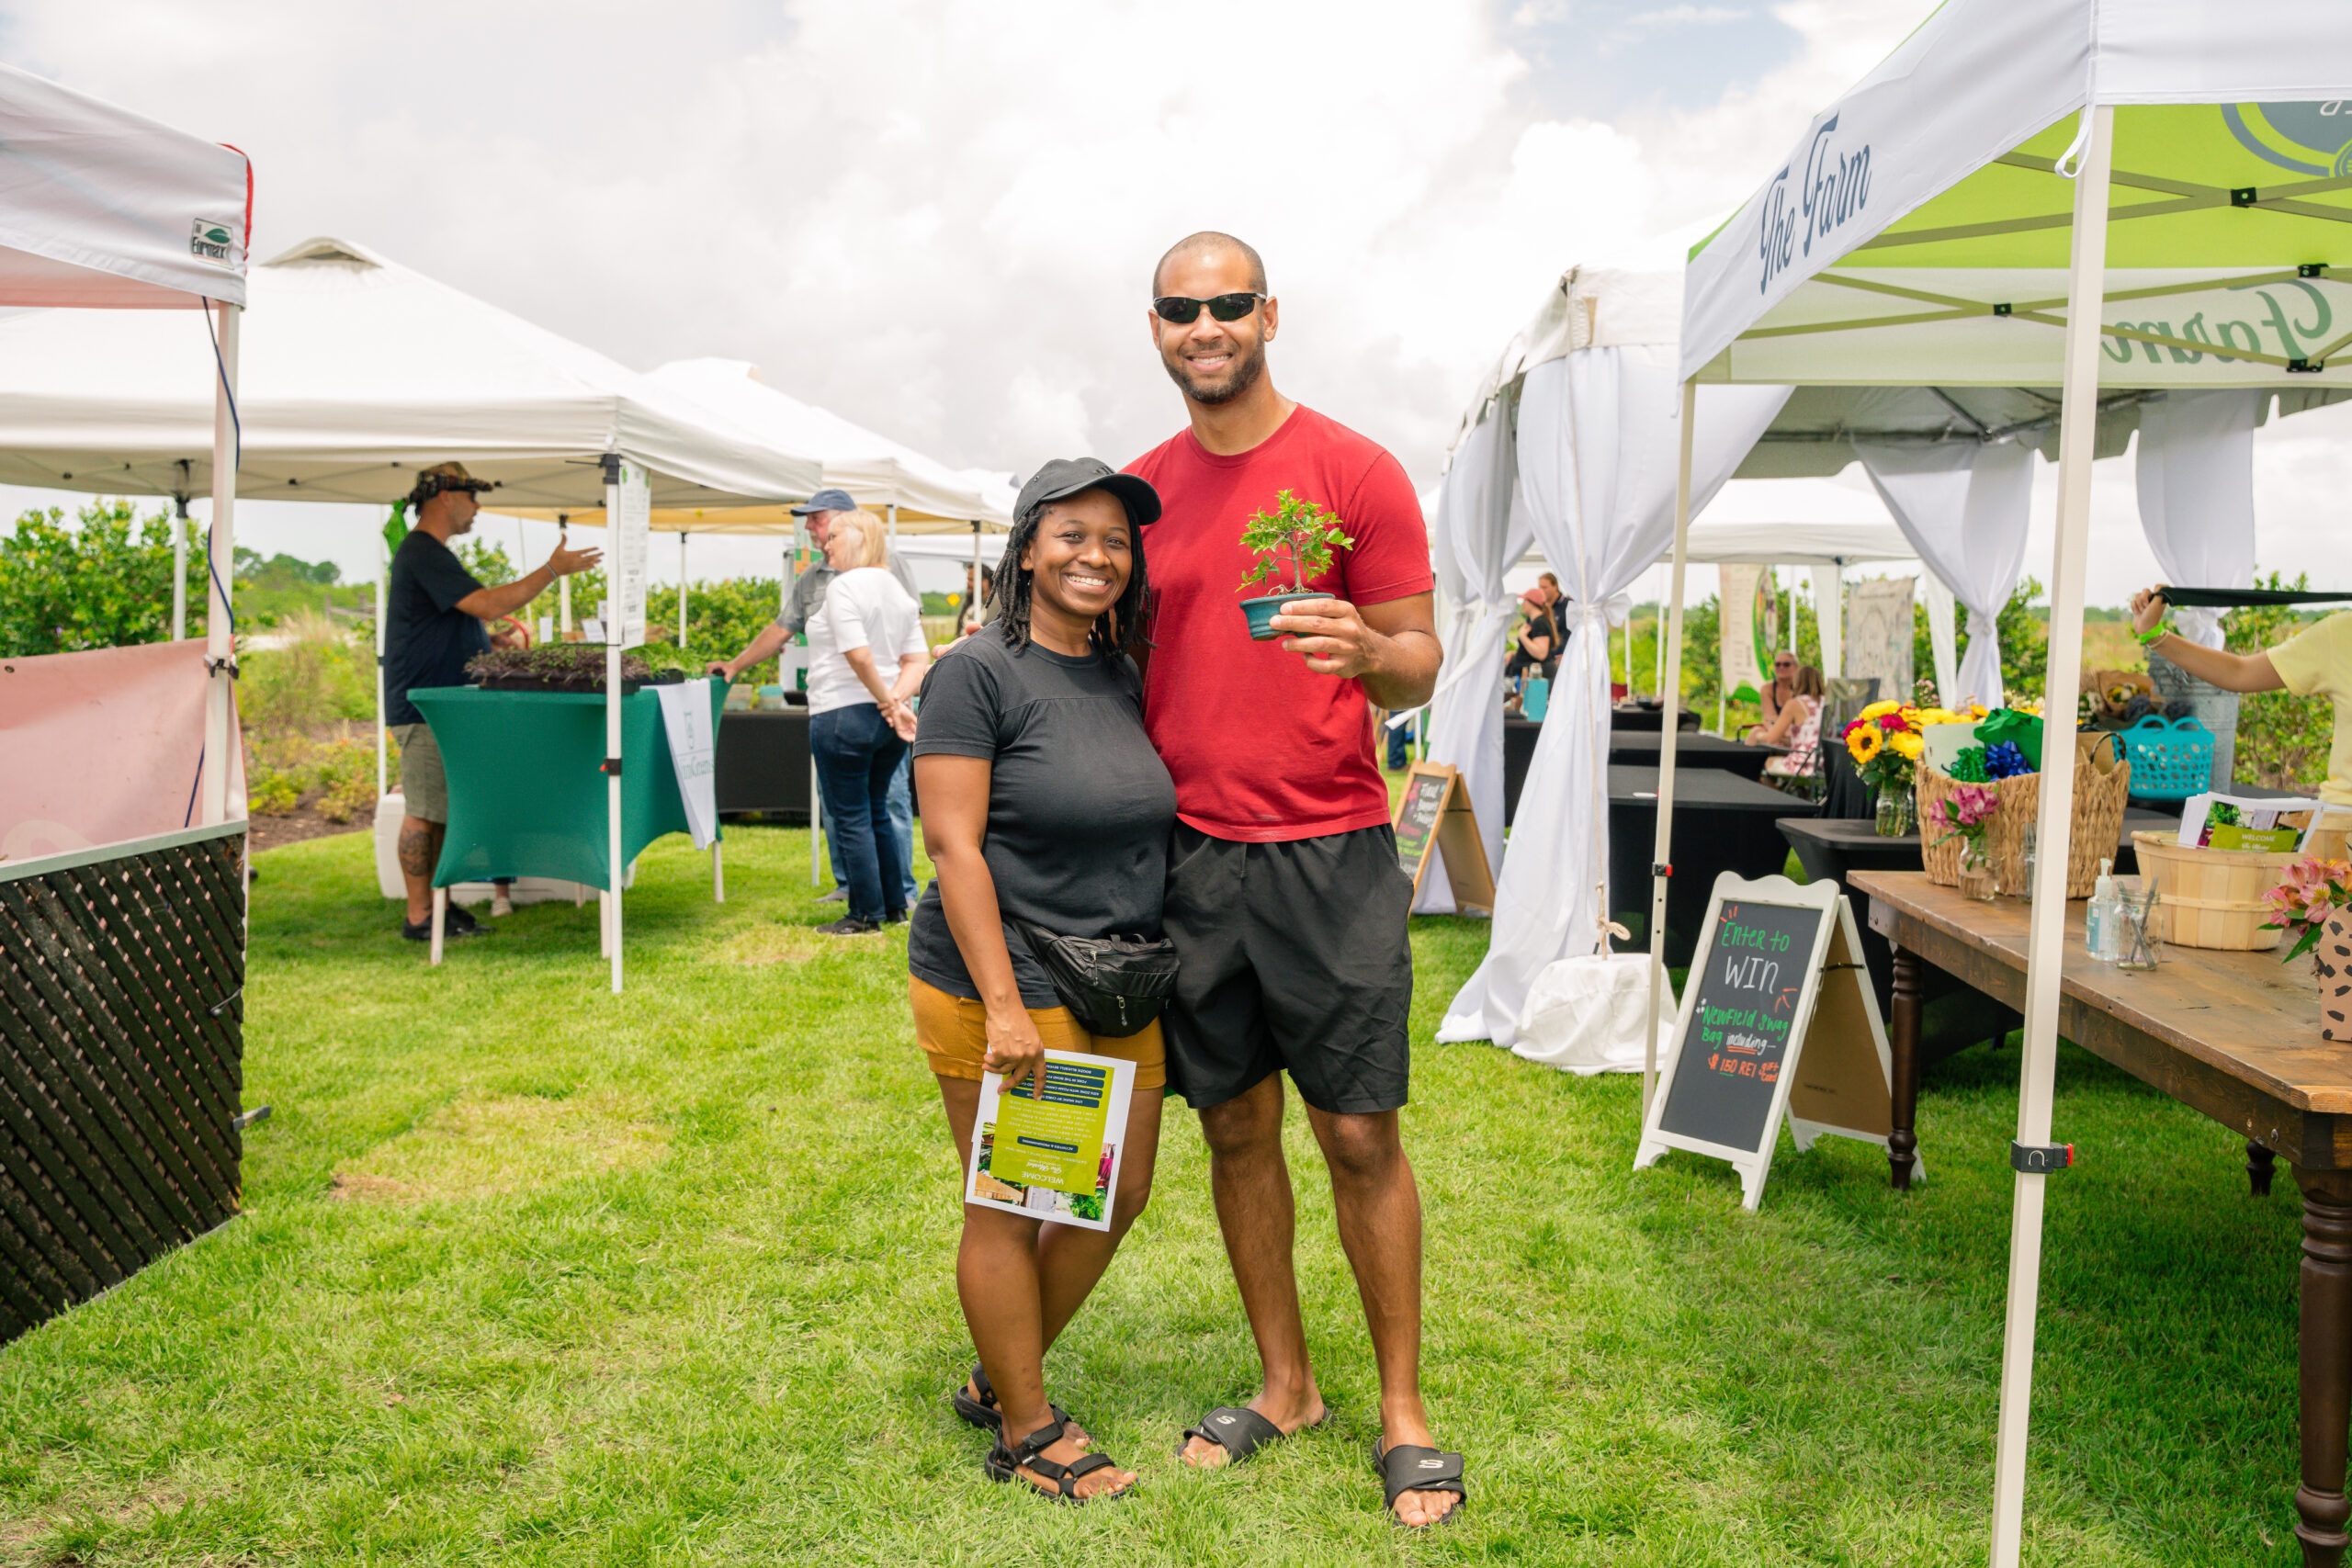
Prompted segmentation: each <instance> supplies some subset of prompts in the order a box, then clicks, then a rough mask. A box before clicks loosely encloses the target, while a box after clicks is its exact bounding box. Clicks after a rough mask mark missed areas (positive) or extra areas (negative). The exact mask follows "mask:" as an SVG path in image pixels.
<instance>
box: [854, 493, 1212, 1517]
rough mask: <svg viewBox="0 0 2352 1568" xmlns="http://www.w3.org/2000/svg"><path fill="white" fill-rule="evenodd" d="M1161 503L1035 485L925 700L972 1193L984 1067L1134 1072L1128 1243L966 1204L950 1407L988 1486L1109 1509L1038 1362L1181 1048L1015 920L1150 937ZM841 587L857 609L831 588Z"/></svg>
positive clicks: (919, 929)
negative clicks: (964, 1356) (1071, 1054)
mask: <svg viewBox="0 0 2352 1568" xmlns="http://www.w3.org/2000/svg"><path fill="white" fill-rule="evenodd" d="M1158 517H1159V495H1158V494H1157V492H1155V491H1153V490H1152V488H1151V486H1150V485H1148V484H1147V483H1146V482H1145V481H1144V480H1142V479H1137V478H1136V477H1135V476H1134V475H1132V474H1117V473H1114V472H1112V470H1111V469H1110V468H1107V467H1106V466H1104V465H1103V464H1102V463H1099V462H1096V461H1094V460H1093V459H1091V458H1081V459H1077V460H1062V461H1057V462H1052V463H1048V464H1046V466H1045V467H1044V468H1040V469H1039V470H1038V471H1037V473H1036V476H1035V478H1033V479H1030V481H1029V483H1028V484H1027V485H1025V486H1024V487H1023V489H1022V492H1021V498H1020V501H1019V502H1018V503H1017V507H1016V510H1015V513H1014V521H1013V526H1012V535H1011V536H1010V537H1009V538H1008V539H1007V540H1006V541H1005V547H1004V564H1003V566H1002V567H1001V568H1000V569H999V570H998V574H997V584H998V586H999V588H1000V589H1001V591H1002V598H1001V609H1002V613H1001V615H999V616H998V617H997V618H996V619H995V620H993V621H991V622H989V624H987V625H985V626H981V627H980V628H979V629H978V631H975V632H974V633H972V634H971V635H970V636H969V637H965V638H964V639H963V640H961V641H960V642H957V643H956V644H955V645H954V646H953V647H952V648H950V649H947V650H946V651H945V652H944V653H942V654H941V655H940V657H939V661H938V662H937V663H936V664H934V665H933V667H932V672H931V675H930V678H929V679H928V680H926V681H925V682H923V689H922V718H921V721H920V723H919V725H918V727H917V728H916V731H915V791H916V795H917V796H918V797H919V798H920V799H921V800H922V832H923V842H924V844H925V845H926V846H928V847H929V849H930V851H931V858H932V863H933V865H935V866H936V867H937V868H938V872H939V874H938V877H937V879H936V880H935V881H933V883H932V885H931V888H930V891H928V892H927V893H925V894H924V895H923V897H922V903H921V904H920V905H919V906H918V907H917V908H916V909H915V917H914V924H913V926H912V927H911V928H910V931H909V932H908V938H907V967H908V968H909V969H910V971H911V972H912V978H911V979H910V982H909V989H910V993H911V996H912V1000H913V1004H914V1015H915V1040H916V1043H918V1044H920V1045H921V1046H922V1049H923V1052H924V1054H925V1055H927V1056H928V1057H929V1058H930V1062H931V1070H932V1072H933V1074H935V1075H936V1076H937V1077H938V1079H939V1093H940V1099H941V1100H942V1101H943V1102H944V1105H945V1107H946V1111H947V1135H948V1138H949V1141H950V1142H951V1143H952V1144H953V1145H955V1150H956V1167H955V1168H956V1190H957V1192H958V1193H959V1194H960V1193H961V1192H962V1190H963V1187H964V1179H965V1177H964V1172H965V1161H966V1159H967V1156H968V1155H969V1152H970V1150H971V1147H972V1124H973V1122H974V1120H975V1118H976V1116H977V1115H978V1107H979V1098H980V1077H981V1074H982V1073H983V1071H987V1072H997V1073H1001V1074H1003V1075H1004V1088H1005V1089H1008V1090H1009V1089H1012V1087H1013V1086H1014V1085H1015V1084H1017V1083H1019V1082H1020V1081H1021V1080H1022V1079H1023V1077H1026V1076H1028V1075H1030V1074H1032V1073H1039V1074H1042V1072H1043V1067H1044V1058H1045V1053H1046V1050H1047V1049H1048V1048H1049V1047H1050V1048H1051V1049H1054V1050H1057V1051H1075V1052H1082V1053H1087V1054H1091V1055H1098V1056H1116V1057H1124V1058H1125V1059H1126V1060H1128V1061H1132V1062H1134V1063H1135V1064H1136V1077H1135V1092H1134V1097H1133V1099H1132V1100H1131V1101H1130V1103H1129V1107H1128V1111H1127V1125H1126V1130H1125V1134H1124V1136H1125V1151H1124V1152H1123V1153H1122V1155H1121V1156H1120V1162H1119V1178H1118V1189H1117V1190H1116V1191H1115V1192H1114V1194H1113V1195H1112V1201H1111V1216H1110V1218H1111V1228H1110V1229H1109V1230H1107V1231H1097V1230H1089V1229H1084V1228H1081V1227H1079V1226H1075V1225H1061V1224H1039V1222H1038V1221H1036V1220H1035V1219H1031V1218H1029V1217H1027V1216H1026V1215H1023V1214H1016V1213H1006V1212H1003V1211H1001V1210H993V1209H981V1208H973V1207H967V1208H966V1209H965V1210H964V1212H963V1213H964V1235H963V1242H962V1245H961V1247H960V1248H959V1250H958V1252H957V1254H956V1291H957V1293H958V1294H959V1295H960V1296H961V1298H962V1300H963V1303H964V1321H965V1323H966V1325H967V1326H968V1327H969V1328H970V1329H971V1334H972V1344H973V1346H974V1348H977V1349H978V1351H979V1357H980V1359H979V1364H978V1366H975V1367H974V1368H973V1369H972V1376H971V1381H970V1382H967V1383H966V1384H965V1385H964V1386H962V1387H960V1388H958V1389H957V1390H956V1392H955V1393H954V1394H953V1395H952V1396H951V1398H952V1400H953V1403H954V1404H955V1407H956V1414H957V1415H959V1416H962V1417H963V1418H964V1419H965V1420H967V1421H968V1422H970V1423H971V1424H972V1425H974V1426H976V1427H982V1428H983V1429H985V1430H988V1431H990V1432H993V1433H995V1434H996V1443H995V1446H994V1447H993V1448H991V1449H990V1450H989V1456H988V1460H987V1464H986V1469H987V1472H988V1473H989V1477H990V1478H991V1479H993V1480H997V1481H1010V1480H1012V1479H1013V1478H1014V1477H1015V1476H1018V1477H1019V1478H1020V1479H1021V1480H1022V1482H1023V1483H1024V1484H1025V1485H1028V1486H1033V1487H1035V1488H1036V1489H1037V1490H1038V1491H1039V1492H1041V1493H1043V1494H1045V1495H1047V1496H1050V1497H1054V1498H1057V1499H1059V1500H1061V1501H1065V1502H1067V1501H1082V1500H1084V1499H1087V1498H1091V1497H1102V1496H1107V1495H1116V1494H1118V1493H1121V1492H1124V1491H1125V1490H1126V1489H1127V1488H1128V1487H1130V1486H1132V1485H1134V1484H1135V1481H1136V1477H1135V1472H1132V1471H1128V1470H1123V1469H1121V1468H1119V1467H1118V1466H1117V1465H1115V1464H1114V1463H1113V1462H1112V1461H1110V1460H1109V1459H1107V1458H1105V1457H1103V1455H1100V1454H1093V1453H1089V1452H1087V1451H1086V1445H1087V1443H1088V1442H1089V1440H1090V1439H1089V1438H1087V1437H1086V1435H1085V1434H1084V1433H1082V1432H1080V1430H1079V1429H1078V1428H1077V1427H1076V1426H1075V1425H1074V1424H1072V1423H1071V1421H1070V1419H1069V1415H1068V1413H1067V1412H1065V1411H1063V1410H1061V1409H1060V1408H1058V1407H1057V1406H1055V1405H1053V1404H1050V1403H1049V1402H1048V1401H1047V1399H1046V1385H1045V1371H1044V1362H1045V1355H1046V1349H1047V1348H1048V1347H1050V1346H1051V1345H1052V1344H1053V1342H1054V1339H1055V1337H1056V1336H1057V1335H1059V1334H1060V1333H1061V1331H1062V1329H1063V1328H1064V1327H1066V1326H1067V1325H1069V1320H1070V1318H1071V1317H1072V1316H1073V1315H1075V1314H1076V1313H1077V1312H1078V1309H1079V1306H1080V1303H1083V1302H1084V1301H1085V1300H1086V1296H1087V1292H1090V1291H1091V1290H1092V1289H1093V1288H1094V1283H1095V1281H1096V1280H1099V1279H1101V1278H1102V1277H1103V1270H1104V1269H1106V1268H1108V1267H1109V1266H1110V1262H1111V1256H1112V1254H1113V1253H1114V1252H1115V1251H1116V1250H1117V1249H1118V1246H1119V1242H1120V1239H1121V1238H1122V1237H1123V1236H1125V1235H1126V1233H1127V1228H1128V1227H1129V1226H1130V1225H1133V1224H1135V1222H1136V1215H1137V1214H1140V1213H1143V1207H1144V1202H1145V1201H1146V1200H1147V1199H1148V1197H1149V1196H1150V1192H1151V1168H1152V1163H1153V1160H1154V1158H1155V1157H1156V1156H1157V1154H1158V1151H1159V1102H1160V1095H1161V1091H1162V1090H1163V1089H1164V1088H1165V1087H1166V1084H1167V1081H1168V1078H1167V1067H1166V1062H1167V1052H1166V1047H1165V1045H1164V1044H1163V1043H1162V1041H1161V1037H1160V1031H1159V1023H1158V1021H1154V1022H1152V1023H1149V1024H1148V1025H1146V1026H1145V1027H1144V1028H1143V1030H1142V1031H1141V1032H1137V1033H1135V1034H1131V1035H1128V1036H1125V1038H1116V1039H1114V1038H1111V1037H1108V1036H1102V1035H1093V1034H1090V1033H1089V1032H1087V1031H1086V1030H1085V1029H1084V1028H1082V1027H1081V1026H1080V1024H1079V1023H1078V1022H1077V1021H1076V1020H1075V1019H1074V1018H1073V1017H1072V1015H1071V1013H1070V1010H1069V1008H1067V1007H1064V1006H1063V1005H1062V1004H1061V1000H1060V998H1058V997H1057V996H1056V995H1055V992H1054V987H1053V982H1052V981H1051V980H1050V979H1049V978H1048V977H1047V976H1046V972H1045V970H1044V969H1043V968H1042V967H1041V966H1040V965H1039V964H1038V963H1037V961H1036V959H1035V956H1034V955H1032V953H1030V951H1029V948H1028V944H1027V942H1026V941H1025V940H1024V938H1023V935H1022V934H1021V933H1020V932H1019V931H1018V930H1017V929H1016V926H1015V922H1016V921H1017V922H1022V923H1025V924H1026V925H1029V926H1032V927H1035V928H1036V929H1038V930H1040V931H1046V932H1049V933H1051V934H1054V935H1057V936H1084V937H1101V936H1110V935H1113V934H1114V933H1116V934H1122V935H1130V936H1140V937H1144V938H1147V939H1157V938H1158V937H1159V934H1160V899H1161V895H1162V892H1163V890H1164V888H1165V887H1166V885H1167V879H1168V844H1169V839H1170V834H1171V833H1172V832H1173V830H1174V829H1175V826H1176V786H1175V784H1174V783H1173V782H1172V781H1171V780H1170V778H1169V775H1168V769H1167V767H1166V765H1165V764H1163V763H1162V762H1161V761H1160V760H1159V753H1158V752H1157V751H1155V750H1152V746H1151V741H1150V739H1148V737H1147V736H1146V735H1145V734H1144V728H1143V680H1142V677H1141V676H1140V675H1139V674H1138V673H1137V671H1136V662H1135V656H1136V654H1137V653H1139V652H1141V651H1142V650H1143V649H1145V648H1147V647H1148V646H1149V645H1148V643H1147V642H1146V641H1145V640H1144V626H1143V613H1144V604H1145V583H1144V567H1143V535H1142V528H1143V525H1145V524H1148V523H1150V522H1152V521H1153V520H1155V519H1156V518H1158ZM834 591H835V592H840V589H839V585H838V584H836V586H835V589H834Z"/></svg>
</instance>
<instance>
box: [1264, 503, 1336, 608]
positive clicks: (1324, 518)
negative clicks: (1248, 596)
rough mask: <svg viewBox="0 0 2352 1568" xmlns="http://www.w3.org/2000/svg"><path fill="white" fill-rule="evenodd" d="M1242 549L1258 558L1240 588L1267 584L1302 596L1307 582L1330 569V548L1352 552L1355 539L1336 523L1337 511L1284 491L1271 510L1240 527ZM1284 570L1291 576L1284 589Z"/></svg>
mask: <svg viewBox="0 0 2352 1568" xmlns="http://www.w3.org/2000/svg"><path fill="white" fill-rule="evenodd" d="M1241 547H1242V548H1243V549H1245V550H1248V551H1249V552H1250V554H1252V555H1254V556H1256V557H1257V558H1258V564H1257V565H1256V566H1255V567H1252V568H1251V569H1250V575H1249V576H1247V577H1245V578H1243V579H1242V580H1241V586H1242V587H1244V588H1255V587H1257V586H1258V585H1259V584H1261V583H1264V582H1272V583H1274V584H1275V585H1276V586H1275V592H1287V593H1304V592H1306V580H1307V579H1308V578H1310V577H1315V576H1318V575H1320V574H1321V573H1323V572H1326V571H1329V570H1331V552H1332V550H1334V549H1353V548H1354V547H1355V541H1354V540H1353V539H1351V538H1349V537H1348V536H1347V533H1346V531H1345V530H1344V529H1343V528H1342V526H1341V525H1340V515H1339V513H1335V512H1330V511H1327V510H1326V509H1324V508H1323V507H1320V506H1317V505H1316V504H1315V502H1311V501H1302V500H1300V499H1299V498H1298V497H1297V496H1295V495H1294V494H1292V493H1291V492H1290V491H1281V492H1280V493H1278V494H1277V495H1276V496H1275V497H1274V509H1273V510H1272V512H1260V513H1256V514H1255V515H1254V516H1252V517H1251V518H1250V521H1249V522H1248V523H1247V524H1245V525H1243V526H1242V529H1241ZM1285 568H1287V570H1288V571H1289V573H1290V586H1289V587H1288V588H1287V589H1285V588H1283V587H1282V586H1281V580H1282V576H1283V571H1284V570H1285Z"/></svg>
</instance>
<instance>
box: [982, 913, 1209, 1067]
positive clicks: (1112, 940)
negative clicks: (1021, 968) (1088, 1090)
mask: <svg viewBox="0 0 2352 1568" xmlns="http://www.w3.org/2000/svg"><path fill="white" fill-rule="evenodd" d="M1016 923H1018V924H1019V925H1020V927H1021V934H1022V936H1023V938H1025V939H1026V940H1027V942H1028V943H1029V951H1030V952H1031V953H1035V955H1036V959H1037V962H1038V964H1040V965H1041V966H1043V968H1044V969H1045V971H1046V979H1048V980H1051V981H1052V982H1053V985H1054V995H1056V996H1057V997H1059V998H1061V999H1062V1006H1064V1007H1066V1008H1068V1009H1069V1010H1070V1016H1071V1017H1072V1018H1075V1019H1076V1020H1078V1022H1079V1026H1080V1028H1082V1029H1084V1030H1085V1031H1086V1032H1088V1033H1089V1034H1102V1035H1107V1036H1109V1037H1110V1038H1112V1039H1114V1040H1116V1039H1124V1038H1125V1037H1126V1036H1127V1035H1130V1034H1134V1033H1136V1032H1138V1031H1140V1030H1141V1029H1143V1028H1144V1027H1145V1026H1146V1025H1148V1024H1149V1023H1150V1022H1151V1021H1152V1020H1154V1019H1156V1018H1158V1017H1159V1007H1160V1004H1161V1003H1162V1002H1165V1001H1166V1000H1167V999H1168V998H1169V994H1170V992H1172V991H1174V990H1175V989H1176V944H1175V943H1174V942H1170V941H1167V940H1166V939H1165V938H1162V939H1161V940H1160V941H1158V942H1145V941H1143V940H1142V939H1141V938H1138V937H1131V936H1102V937H1094V936H1056V935H1054V934H1053V933H1052V932H1050V931H1039V930H1038V929H1037V928H1036V927H1035V926H1033V925H1030V924H1029V923H1028V922H1026V921H1020V922H1016Z"/></svg>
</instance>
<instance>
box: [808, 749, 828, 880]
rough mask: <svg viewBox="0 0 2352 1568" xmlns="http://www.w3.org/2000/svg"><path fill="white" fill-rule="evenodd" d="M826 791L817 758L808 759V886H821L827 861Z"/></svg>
mask: <svg viewBox="0 0 2352 1568" xmlns="http://www.w3.org/2000/svg"><path fill="white" fill-rule="evenodd" d="M824 837H825V793H824V791H823V789H822V788H820V786H819V784H818V782H817V759H816V758H815V757H814V756H813V755H812V756H811V757H810V758H809V886H811V887H816V886H821V884H820V882H819V880H818V874H819V871H820V868H821V867H822V866H823V865H824V863H825V854H824V841H823V840H824Z"/></svg>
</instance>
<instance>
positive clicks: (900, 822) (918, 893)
mask: <svg viewBox="0 0 2352 1568" xmlns="http://www.w3.org/2000/svg"><path fill="white" fill-rule="evenodd" d="M1399 765H1400V766H1401V764H1399ZM914 766H915V758H914V753H913V752H912V751H910V752H908V753H907V754H906V755H905V756H903V757H901V758H899V771H898V772H897V773H894V774H892V775H891V778H890V828H891V830H892V831H893V832H895V833H897V834H898V835H899V860H900V861H901V862H902V863H904V864H905V866H906V868H907V908H910V909H911V908H914V907H915V905H916V903H917V902H918V901H919V900H920V899H921V898H922V885H921V884H919V883H917V882H916V881H915V799H914V787H913V784H912V775H913V773H914ZM825 858H826V859H827V860H829V861H831V863H832V866H833V885H834V886H837V887H847V886H849V876H848V874H847V873H845V872H843V871H842V841H841V840H840V839H838V838H835V837H828V838H827V839H826V840H825Z"/></svg>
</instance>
